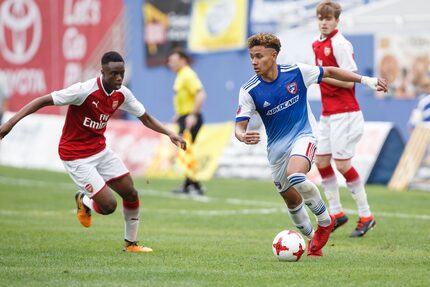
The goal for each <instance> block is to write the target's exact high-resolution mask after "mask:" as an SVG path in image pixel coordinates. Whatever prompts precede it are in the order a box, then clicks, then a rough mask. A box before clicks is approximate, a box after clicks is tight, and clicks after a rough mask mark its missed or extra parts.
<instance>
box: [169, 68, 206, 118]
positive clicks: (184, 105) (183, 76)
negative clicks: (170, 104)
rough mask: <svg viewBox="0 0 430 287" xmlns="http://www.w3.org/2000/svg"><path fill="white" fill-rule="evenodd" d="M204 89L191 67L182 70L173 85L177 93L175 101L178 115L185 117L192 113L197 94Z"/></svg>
mask: <svg viewBox="0 0 430 287" xmlns="http://www.w3.org/2000/svg"><path fill="white" fill-rule="evenodd" d="M202 89H203V85H202V83H201V82H200V79H199V78H198V76H197V74H196V73H195V72H194V71H193V70H192V69H191V68H190V66H185V67H183V68H182V69H180V70H179V72H178V74H177V76H176V79H175V83H174V85H173V90H174V91H175V97H174V99H173V101H174V105H175V112H176V114H177V115H179V116H183V115H186V114H189V113H190V112H192V111H193V109H194V103H195V99H196V94H197V92H198V91H200V90H202Z"/></svg>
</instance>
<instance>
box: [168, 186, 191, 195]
mask: <svg viewBox="0 0 430 287" xmlns="http://www.w3.org/2000/svg"><path fill="white" fill-rule="evenodd" d="M172 193H173V194H189V193H190V191H189V190H188V188H187V187H180V188H177V189H174V190H172Z"/></svg>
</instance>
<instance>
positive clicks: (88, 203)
mask: <svg viewBox="0 0 430 287" xmlns="http://www.w3.org/2000/svg"><path fill="white" fill-rule="evenodd" d="M82 203H83V204H84V205H85V206H86V207H88V208H89V209H91V210H93V211H95V212H99V211H98V209H96V208H95V207H94V204H95V202H94V200H93V199H91V198H89V197H88V196H87V195H84V197H83V198H82Z"/></svg>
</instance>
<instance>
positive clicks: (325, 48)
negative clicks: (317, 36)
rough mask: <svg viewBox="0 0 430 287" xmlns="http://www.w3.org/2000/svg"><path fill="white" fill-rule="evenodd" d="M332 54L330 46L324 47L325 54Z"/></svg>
mask: <svg viewBox="0 0 430 287" xmlns="http://www.w3.org/2000/svg"><path fill="white" fill-rule="evenodd" d="M330 54H331V48H330V47H324V55H326V56H327V57H328V56H329V55H330Z"/></svg>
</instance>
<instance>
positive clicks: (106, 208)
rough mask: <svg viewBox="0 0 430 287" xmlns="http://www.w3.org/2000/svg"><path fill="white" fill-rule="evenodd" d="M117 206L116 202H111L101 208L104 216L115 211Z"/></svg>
mask: <svg viewBox="0 0 430 287" xmlns="http://www.w3.org/2000/svg"><path fill="white" fill-rule="evenodd" d="M116 206H117V203H116V200H109V201H108V202H105V203H104V204H103V206H101V210H102V214H104V215H108V214H111V213H113V212H114V211H115V209H116Z"/></svg>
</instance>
